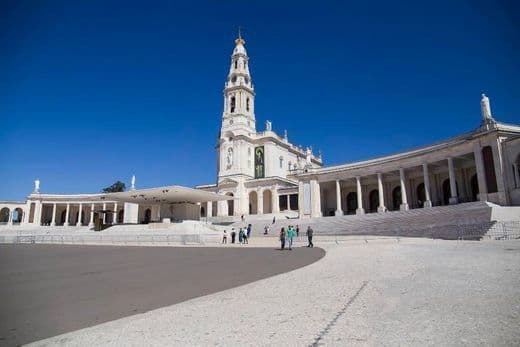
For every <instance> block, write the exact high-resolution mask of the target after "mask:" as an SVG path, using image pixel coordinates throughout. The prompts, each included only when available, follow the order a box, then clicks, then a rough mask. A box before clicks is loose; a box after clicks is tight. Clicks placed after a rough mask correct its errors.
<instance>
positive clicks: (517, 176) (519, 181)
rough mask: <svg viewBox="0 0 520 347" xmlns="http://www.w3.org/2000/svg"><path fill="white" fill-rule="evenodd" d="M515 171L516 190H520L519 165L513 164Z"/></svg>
mask: <svg viewBox="0 0 520 347" xmlns="http://www.w3.org/2000/svg"><path fill="white" fill-rule="evenodd" d="M513 170H515V172H514V174H515V188H520V173H518V163H513Z"/></svg>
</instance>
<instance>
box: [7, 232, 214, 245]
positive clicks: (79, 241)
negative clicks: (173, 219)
mask: <svg viewBox="0 0 520 347" xmlns="http://www.w3.org/2000/svg"><path fill="white" fill-rule="evenodd" d="M213 237H214V235H209V234H208V235H206V234H182V235H181V234H179V235H142V234H139V235H16V236H0V243H15V244H72V245H87V244H112V245H134V244H135V245H145V244H147V245H156V244H157V245H170V244H183V245H189V244H194V245H203V244H204V243H205V242H207V241H211V240H212V238H213Z"/></svg>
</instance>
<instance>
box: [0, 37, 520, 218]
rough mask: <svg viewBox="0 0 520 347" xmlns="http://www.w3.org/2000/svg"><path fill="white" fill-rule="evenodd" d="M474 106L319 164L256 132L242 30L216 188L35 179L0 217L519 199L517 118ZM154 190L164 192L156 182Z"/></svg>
mask: <svg viewBox="0 0 520 347" xmlns="http://www.w3.org/2000/svg"><path fill="white" fill-rule="evenodd" d="M480 106H481V115H482V120H481V124H480V126H479V127H478V128H477V129H475V130H473V131H470V132H468V133H465V134H462V135H460V136H457V137H454V138H451V139H448V140H445V141H441V142H438V143H435V144H432V145H429V146H424V147H421V148H417V149H413V150H410V151H406V152H401V153H397V154H394V155H389V156H385V157H380V158H375V159H370V160H365V161H359V162H353V163H348V164H343V165H336V166H329V167H324V166H323V162H322V158H321V155H315V154H314V153H313V151H312V149H311V148H305V149H304V148H303V147H301V146H296V145H294V144H292V143H290V142H289V140H288V136H287V132H286V131H285V132H284V135H283V136H280V135H278V134H277V133H275V132H274V131H273V126H272V124H271V122H270V121H266V123H265V129H264V131H257V126H256V115H255V89H254V85H253V81H252V78H251V74H250V65H249V57H248V55H247V51H246V49H245V41H244V40H243V39H242V38H241V37H239V38H238V39H237V40H236V41H235V48H234V50H233V53H232V55H231V63H230V69H229V74H228V76H227V80H226V82H225V85H224V107H223V113H222V124H221V129H220V133H219V136H218V141H217V145H216V150H217V171H218V174H217V178H216V183H215V184H209V185H201V186H197V187H196V189H197V190H196V192H199V193H200V194H207V193H216V194H213V196H206V197H204V198H202V197H198V200H194V201H193V202H191V203H189V204H187V205H182V206H181V205H179V204H178V203H176V204H175V205H173V204H172V203H171V201H170V202H167V203H166V202H160V201H158V200H153V199H155V198H153V199H152V201H143V200H142V199H141V201H140V202H139V203H138V204H129V203H130V202H131V201H129V200H128V199H129V197H127V198H126V200H124V201H121V200H119V201H117V200H110V197H109V196H108V197H107V196H106V195H104V194H73V195H67V194H65V195H64V194H42V193H41V192H40V182H39V180H36V181H35V187H34V191H33V193H32V194H31V195H29V196H28V198H27V201H26V202H0V224H5V225H16V224H29V225H37V226H39V225H64V226H92V225H93V223H94V219H95V218H96V217H95V213H94V212H95V211H105V212H103V213H101V214H100V216H102V218H103V219H104V222H105V223H108V224H117V223H143V222H144V223H147V222H160V221H161V220H162V219H163V218H172V219H199V218H200V217H209V218H214V219H216V220H218V219H219V218H220V219H225V218H228V219H231V220H236V219H238V218H240V216H244V215H271V214H272V215H274V216H276V215H277V214H279V213H283V214H284V215H288V214H290V215H291V216H294V217H295V216H299V217H300V218H313V217H321V216H333V215H335V216H338V215H344V214H363V213H369V212H374V213H384V212H386V211H389V210H407V209H411V208H431V207H433V206H439V205H448V204H457V203H461V202H469V201H476V200H481V201H489V202H493V203H496V204H499V205H520V126H515V125H508V124H503V123H500V122H497V121H496V120H495V119H494V117H493V115H492V112H491V105H490V101H489V98H488V97H487V96H485V95H482V98H481V102H480ZM171 187H174V186H171ZM178 188H181V187H178ZM183 189H189V188H183ZM133 191H135V177H133V178H132V188H131V189H130V192H133ZM151 191H154V193H153V194H152V195H157V194H159V195H160V194H161V193H160V191H161V188H155V189H151ZM156 191H158V193H157V192H156ZM162 191H163V193H164V192H167V191H168V190H164V189H163V190H162ZM156 193H157V194H156ZM140 194H141V193H140ZM143 194H144V193H143ZM143 194H141V195H140V196H141V197H143V196H144V195H143ZM150 194H151V193H150ZM189 194H192V193H189ZM192 195H193V194H192ZM195 195H197V194H195ZM224 196H226V197H227V199H228V200H225V199H224ZM134 197H137V193H136V195H135V196H134ZM130 200H131V199H130ZM145 200H146V199H145ZM107 211H108V212H107Z"/></svg>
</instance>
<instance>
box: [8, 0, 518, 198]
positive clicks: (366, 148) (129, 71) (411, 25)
mask: <svg viewBox="0 0 520 347" xmlns="http://www.w3.org/2000/svg"><path fill="white" fill-rule="evenodd" d="M361 3H363V4H361ZM0 6H1V8H0V49H1V54H0V69H1V70H0V76H1V77H0V119H1V121H2V122H1V123H2V125H1V127H0V148H1V149H2V153H3V156H2V160H1V161H0V200H3V199H23V198H24V197H25V196H26V195H27V194H29V193H30V192H31V190H32V187H33V180H34V179H35V178H37V177H38V178H40V180H41V189H42V191H43V192H49V193H50V192H55V193H81V192H98V191H99V190H100V189H101V188H103V187H106V186H108V185H110V184H112V183H113V182H114V181H116V180H123V181H125V182H126V183H127V185H128V182H129V180H130V177H131V175H132V174H135V175H136V177H137V185H138V187H152V186H160V185H169V184H181V185H187V186H194V185H197V184H204V183H214V182H215V177H216V152H215V149H214V146H215V144H216V139H217V135H218V130H219V125H220V119H221V111H222V99H223V98H222V89H223V86H224V81H225V78H226V74H227V72H228V68H229V59H230V54H231V51H232V49H233V45H234V43H233V41H234V39H235V37H236V28H237V26H239V25H241V26H243V27H244V30H243V32H244V37H245V39H246V41H247V43H246V48H247V50H248V53H249V56H250V58H251V60H250V66H251V73H252V77H253V82H254V84H255V88H256V92H257V97H256V117H257V128H258V129H259V130H262V129H263V128H264V122H265V120H266V119H269V120H271V121H272V122H273V127H274V129H275V130H276V131H278V132H279V133H282V132H283V130H284V129H287V130H288V132H289V139H290V140H291V141H293V142H295V143H297V144H301V145H304V146H306V145H312V146H313V148H315V149H316V150H318V149H321V150H322V151H323V155H324V160H325V163H326V164H327V165H331V164H338V163H344V162H349V161H353V160H358V159H364V158H368V157H373V156H378V155H383V154H387V153H391V152H396V151H400V150H404V149H407V148H410V147H415V146H419V145H424V144H428V143H430V142H433V141H437V140H441V139H444V138H448V137H451V136H454V135H457V134H459V133H462V132H465V131H468V130H471V129H473V128H476V127H478V125H479V123H480V106H479V99H480V93H481V92H483V91H484V92H486V93H487V94H488V95H489V97H490V99H491V106H492V111H493V113H494V115H495V117H496V118H497V119H498V120H500V121H503V122H509V123H517V124H518V123H520V88H519V81H520V27H519V23H520V17H519V14H520V8H519V6H518V2H517V1H516V2H515V1H489V0H488V1H453V0H452V1H447V2H444V1H435V2H423V1H410V2H405V1H385V2H371V1H366V2H363V1H352V2H347V1H337V2H331V1H315V2H312V3H310V2H309V3H308V4H307V3H306V2H301V1H298V2H296V1H295V2H283V1H273V2H271V1H262V2H260V1H259V2H256V4H253V3H252V2H250V1H217V0H215V1H208V2H195V1H193V2H192V1H179V2H175V1H169V2H166V1H165V2H160V1H151V2H150V1H139V2H133V1H115V2H114V1H107V0H103V1H18V0H13V1H5V0H4V1H2V2H1V4H0Z"/></svg>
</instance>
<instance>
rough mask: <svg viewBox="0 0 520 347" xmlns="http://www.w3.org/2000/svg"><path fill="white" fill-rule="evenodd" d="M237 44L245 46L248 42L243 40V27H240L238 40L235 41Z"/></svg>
mask: <svg viewBox="0 0 520 347" xmlns="http://www.w3.org/2000/svg"><path fill="white" fill-rule="evenodd" d="M235 44H236V45H237V46H238V45H242V46H243V45H245V44H246V41H245V40H244V39H243V38H242V27H241V26H240V25H239V26H238V38H237V39H236V40H235Z"/></svg>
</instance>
